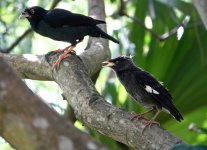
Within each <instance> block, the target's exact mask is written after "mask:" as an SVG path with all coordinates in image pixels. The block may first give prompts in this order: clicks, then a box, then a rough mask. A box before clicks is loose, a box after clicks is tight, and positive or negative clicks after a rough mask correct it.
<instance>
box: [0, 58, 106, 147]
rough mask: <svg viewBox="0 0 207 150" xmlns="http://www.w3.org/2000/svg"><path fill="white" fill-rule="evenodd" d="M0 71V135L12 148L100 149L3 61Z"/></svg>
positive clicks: (0, 60)
mask: <svg viewBox="0 0 207 150" xmlns="http://www.w3.org/2000/svg"><path fill="white" fill-rule="evenodd" d="M0 70H1V74H0V125H1V130H0V134H1V136H3V137H4V138H5V139H6V140H7V141H8V142H9V143H10V144H11V145H12V146H13V147H15V148H16V149H21V150H31V149H32V150H40V149H41V150H48V149H50V150H63V149H70V150H73V149H77V150H87V149H88V150H91V149H92V148H91V147H93V148H94V147H95V148H96V149H102V148H104V147H103V146H101V145H100V144H98V143H97V142H96V141H94V140H93V139H91V137H89V136H88V135H86V134H85V133H82V132H81V131H79V130H78V129H76V128H75V127H74V126H73V125H72V124H71V123H69V122H67V121H66V120H64V119H63V118H61V117H60V116H59V115H58V114H57V113H56V112H55V111H54V110H52V109H51V108H49V107H48V106H47V105H46V104H45V103H44V102H43V101H42V100H40V99H39V98H38V97H37V96H35V95H34V94H33V93H32V92H31V91H30V90H29V89H28V88H27V86H26V85H25V84H24V83H23V82H22V81H21V80H20V79H19V78H17V77H16V75H15V73H14V72H13V71H12V70H11V68H10V67H9V66H8V65H7V64H6V63H5V61H4V60H3V59H0ZM17 87H18V88H17ZM30 106H31V107H30ZM104 149H106V148H104Z"/></svg>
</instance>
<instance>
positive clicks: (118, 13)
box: [112, 0, 189, 41]
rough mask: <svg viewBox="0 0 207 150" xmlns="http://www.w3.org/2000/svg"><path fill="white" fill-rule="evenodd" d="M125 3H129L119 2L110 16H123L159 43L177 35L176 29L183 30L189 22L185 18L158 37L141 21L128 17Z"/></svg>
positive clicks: (134, 17) (187, 18)
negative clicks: (116, 8) (118, 5)
mask: <svg viewBox="0 0 207 150" xmlns="http://www.w3.org/2000/svg"><path fill="white" fill-rule="evenodd" d="M127 3H129V1H124V0H121V1H120V7H119V9H118V11H116V12H115V13H114V14H112V16H113V17H117V16H125V17H127V18H129V19H131V20H132V21H134V22H135V23H136V24H137V25H139V26H141V27H142V28H143V29H145V30H146V31H148V32H149V33H150V34H151V35H152V37H154V38H155V39H157V40H159V41H165V40H166V39H167V38H169V37H170V36H172V35H174V34H177V31H178V29H179V28H180V27H183V28H185V27H186V26H187V23H188V21H189V17H188V16H186V17H185V18H184V19H183V21H182V22H181V23H179V24H178V25H177V26H176V27H174V28H173V29H171V30H170V31H169V32H166V33H164V34H162V35H159V34H157V33H156V32H155V31H153V30H152V29H150V28H148V27H147V26H146V25H145V24H144V22H143V21H142V20H140V19H139V18H138V17H137V16H130V15H128V14H127V13H126V11H125V9H126V6H127Z"/></svg>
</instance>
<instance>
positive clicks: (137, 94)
mask: <svg viewBox="0 0 207 150" xmlns="http://www.w3.org/2000/svg"><path fill="white" fill-rule="evenodd" d="M117 76H118V78H119V80H120V82H121V83H122V84H123V86H124V87H125V89H126V91H127V92H128V94H129V95H130V96H131V97H132V98H133V99H134V100H135V101H136V102H138V103H140V104H141V105H143V106H145V107H148V108H151V107H153V106H154V105H155V104H154V100H153V97H152V96H151V95H149V94H148V93H147V92H146V91H145V90H144V89H143V88H142V87H141V86H140V85H139V84H138V83H137V82H136V78H135V77H134V76H133V75H132V74H130V72H122V73H121V74H117Z"/></svg>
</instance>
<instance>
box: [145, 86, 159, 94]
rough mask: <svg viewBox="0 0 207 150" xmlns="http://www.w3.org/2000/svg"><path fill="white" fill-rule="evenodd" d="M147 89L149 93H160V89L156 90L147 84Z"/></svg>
mask: <svg viewBox="0 0 207 150" xmlns="http://www.w3.org/2000/svg"><path fill="white" fill-rule="evenodd" d="M145 90H146V91H147V92H148V93H154V94H160V93H159V92H158V91H156V90H155V89H153V88H151V87H150V86H149V85H146V87H145Z"/></svg>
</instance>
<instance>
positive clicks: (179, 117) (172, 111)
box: [168, 106, 183, 122]
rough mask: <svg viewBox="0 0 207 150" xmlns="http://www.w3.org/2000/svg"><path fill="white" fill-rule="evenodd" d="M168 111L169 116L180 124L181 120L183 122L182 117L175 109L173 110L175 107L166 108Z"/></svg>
mask: <svg viewBox="0 0 207 150" xmlns="http://www.w3.org/2000/svg"><path fill="white" fill-rule="evenodd" d="M168 110H169V111H170V114H171V115H172V116H173V117H174V118H175V119H176V120H177V121H179V122H181V120H183V117H182V115H181V114H180V112H179V111H178V110H177V108H175V106H173V107H170V108H168Z"/></svg>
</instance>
